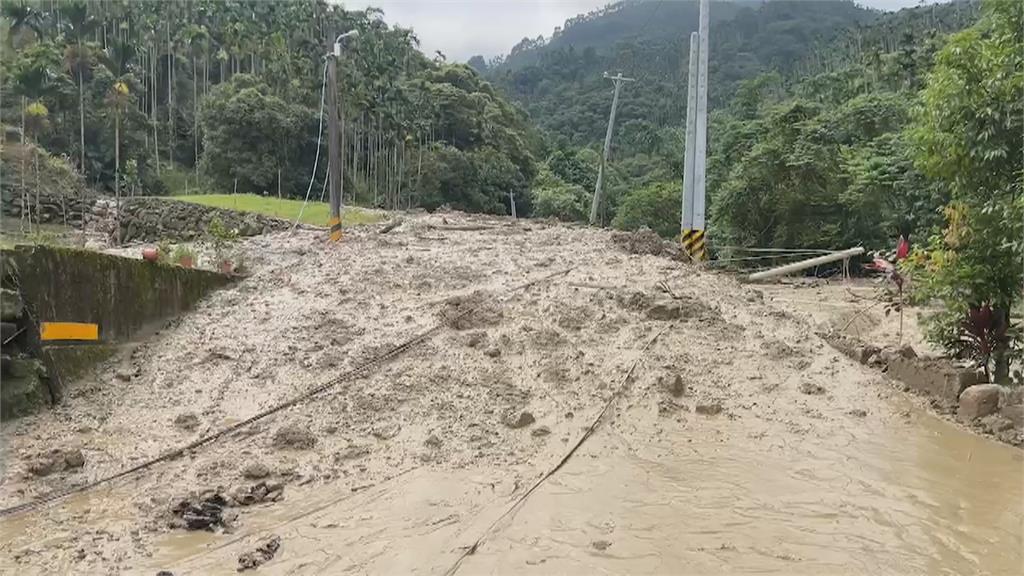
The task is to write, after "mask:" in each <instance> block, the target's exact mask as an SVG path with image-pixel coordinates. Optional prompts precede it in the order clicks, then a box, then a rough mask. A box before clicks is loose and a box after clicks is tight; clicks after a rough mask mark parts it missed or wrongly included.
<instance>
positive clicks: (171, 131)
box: [167, 23, 174, 170]
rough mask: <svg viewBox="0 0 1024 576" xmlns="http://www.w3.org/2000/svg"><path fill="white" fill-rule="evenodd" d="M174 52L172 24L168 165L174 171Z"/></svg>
mask: <svg viewBox="0 0 1024 576" xmlns="http://www.w3.org/2000/svg"><path fill="white" fill-rule="evenodd" d="M173 71H174V52H173V51H172V48H171V24H170V23H168V24H167V130H168V132H167V165H168V166H169V167H170V169H171V170H174V78H173V77H172V75H171V74H172V72H173Z"/></svg>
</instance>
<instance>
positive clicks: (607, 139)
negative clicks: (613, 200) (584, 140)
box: [590, 72, 636, 225]
mask: <svg viewBox="0 0 1024 576" xmlns="http://www.w3.org/2000/svg"><path fill="white" fill-rule="evenodd" d="M604 77H605V78H608V79H610V80H611V81H612V82H615V95H614V96H612V111H611V114H609V115H608V132H606V133H605V135H604V153H603V154H602V155H601V165H600V166H599V167H598V169H597V185H596V186H594V201H593V202H592V203H591V204H590V224H591V225H593V224H595V223H597V211H598V209H599V208H600V207H601V192H603V191H604V168H605V166H606V165H607V164H608V153H609V151H610V150H611V147H612V130H613V129H614V128H615V109H616V108H618V107H619V89H620V88H621V87H622V83H623V82H636V79H635V78H624V77H623V76H622V74H621V73H620V74H618V75H617V76H609V75H608V73H607V72H605V73H604Z"/></svg>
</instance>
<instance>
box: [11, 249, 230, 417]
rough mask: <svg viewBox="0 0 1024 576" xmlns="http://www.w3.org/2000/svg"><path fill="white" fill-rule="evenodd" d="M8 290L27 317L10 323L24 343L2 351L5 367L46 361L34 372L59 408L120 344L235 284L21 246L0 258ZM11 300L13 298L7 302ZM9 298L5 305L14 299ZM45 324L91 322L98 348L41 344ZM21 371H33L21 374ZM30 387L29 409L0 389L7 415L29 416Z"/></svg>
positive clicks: (207, 275) (27, 394)
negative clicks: (71, 386) (73, 384)
mask: <svg viewBox="0 0 1024 576" xmlns="http://www.w3.org/2000/svg"><path fill="white" fill-rule="evenodd" d="M0 256H2V261H3V264H4V270H3V278H4V282H5V285H6V286H7V287H9V288H11V289H12V290H13V291H12V292H5V294H15V293H16V294H17V297H18V298H20V300H21V302H22V303H23V310H24V311H23V313H22V314H21V315H19V316H18V317H17V318H16V319H14V320H12V323H14V324H16V325H17V326H18V328H19V329H21V328H24V330H22V331H21V333H20V334H19V336H18V337H17V338H16V339H14V340H13V341H12V342H10V343H9V344H8V345H7V346H5V347H4V355H5V364H6V365H10V366H14V365H16V364H19V361H21V360H26V359H27V358H30V357H34V358H37V359H39V360H41V361H42V367H40V368H39V369H38V370H37V375H39V376H41V382H42V384H41V385H45V386H46V387H47V388H48V391H47V392H48V393H47V394H46V395H45V396H47V397H48V398H49V401H50V402H55V401H57V400H59V399H60V397H61V396H62V395H63V390H64V388H65V387H66V386H67V384H68V382H69V381H70V380H72V379H73V378H75V377H77V376H78V375H79V374H81V373H83V372H84V371H86V370H87V369H88V368H89V367H90V366H91V365H92V364H93V363H95V362H96V361H97V360H100V359H102V358H104V357H106V356H108V355H109V354H110V353H112V352H113V351H114V350H115V349H116V345H117V344H118V343H120V342H124V341H127V340H130V339H137V338H139V337H141V336H143V335H145V333H146V332H147V331H148V330H149V329H151V328H155V327H157V326H159V324H161V321H162V320H164V319H167V318H169V317H173V316H176V315H178V314H180V313H181V312H183V311H185V310H187V309H189V308H190V307H192V306H193V305H194V304H195V303H196V302H197V301H198V300H199V299H200V298H202V297H203V296H204V295H205V294H207V293H208V292H209V291H211V290H213V289H215V288H218V287H220V286H223V285H225V284H227V283H228V282H230V281H231V279H230V278H229V277H227V276H224V275H221V274H217V273H214V272H208V271H204V270H193V269H186V268H180V267H178V266H168V265H162V264H156V263H151V262H145V261H142V260H135V259H131V258H123V257H119V256H111V255H108V254H100V253H97V252H91V251H85V250H76V249H71V248H63V247H52V246H18V247H16V248H14V249H13V250H4V251H2V254H0ZM9 298H10V297H9ZM9 298H8V299H9ZM40 322H87V323H93V324H97V325H99V334H100V341H99V342H96V343H84V342H83V343H65V344H53V343H43V342H40V341H39V337H38V327H39V323H40ZM17 369H19V370H20V371H21V372H26V373H27V372H29V371H30V370H29V369H28V368H24V367H20V366H19V367H17ZM33 386H37V387H38V385H33V384H31V383H29V384H26V385H23V386H21V387H20V388H24V390H21V391H20V392H19V393H18V394H19V395H20V396H23V397H24V398H25V402H29V403H30V404H33V405H32V406H19V405H17V403H18V402H19V400H18V399H17V398H14V397H8V396H9V394H8V392H11V393H13V391H14V389H15V388H16V386H15V384H14V383H12V382H7V381H6V379H5V381H4V382H3V389H2V390H0V392H3V394H2V395H3V396H4V397H5V398H6V400H7V402H4V403H3V404H2V405H0V412H2V413H3V414H4V415H5V416H11V415H14V414H18V413H25V412H26V411H31V409H35V408H37V407H38V406H36V405H38V403H39V402H38V399H39V397H41V396H44V395H41V394H37V393H36V392H34V391H32V390H30V388H32V387H33Z"/></svg>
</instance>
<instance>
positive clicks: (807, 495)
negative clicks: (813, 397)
mask: <svg viewBox="0 0 1024 576" xmlns="http://www.w3.org/2000/svg"><path fill="white" fill-rule="evenodd" d="M627 436H628V438H627ZM794 440H795V442H794ZM1022 465H1024V461H1022V452H1021V451H1019V450H1015V449H1013V448H1010V447H1008V446H1004V445H1002V444H999V443H996V442H993V441H991V440H988V439H985V438H981V437H977V436H975V435H972V434H970V433H967V432H965V431H963V430H960V429H958V428H956V427H954V426H952V425H950V424H947V423H945V422H942V421H940V420H938V419H936V418H934V417H932V416H930V415H928V414H925V413H918V412H912V414H911V416H910V417H909V418H900V417H895V418H892V419H889V420H882V421H881V422H880V423H879V425H878V426H875V427H872V428H871V429H867V431H863V430H858V431H855V432H853V433H851V434H850V435H848V436H846V437H838V436H836V437H825V438H807V437H805V438H803V439H792V438H791V439H790V440H789V441H788V442H787V443H777V442H773V441H772V439H771V438H770V437H765V438H762V439H750V438H746V439H745V440H743V441H734V440H729V439H726V440H725V441H724V442H714V441H697V440H696V439H694V430H693V429H692V428H691V429H688V430H685V431H684V430H683V429H681V428H677V429H675V430H674V431H673V430H668V431H666V432H665V433H663V434H660V435H655V434H650V435H647V434H645V433H642V432H641V433H637V432H636V431H634V432H631V433H629V434H627V435H623V434H620V433H619V432H618V431H616V430H615V429H614V428H609V427H604V428H602V429H601V431H600V432H599V433H598V434H597V435H595V436H594V437H593V438H592V439H591V440H590V441H589V442H588V443H587V444H586V445H585V448H584V449H583V450H581V451H580V452H579V453H578V454H577V456H576V457H574V458H573V459H572V460H571V461H570V462H569V463H568V464H567V465H566V466H565V467H564V468H563V469H562V470H560V471H559V472H558V473H557V474H556V475H555V476H554V477H552V478H551V479H550V480H549V481H548V483H546V484H544V485H543V486H542V487H541V488H540V489H539V490H537V491H536V492H535V493H534V494H533V495H532V496H531V498H530V499H529V500H528V501H527V503H526V505H525V506H523V507H522V508H521V509H520V510H519V511H518V512H517V513H516V514H515V515H514V516H513V517H512V518H511V519H510V520H505V521H502V522H501V523H500V524H499V525H498V527H497V529H496V530H495V531H494V532H492V533H491V534H490V536H489V537H488V538H487V539H486V540H485V542H484V544H483V545H482V546H481V547H480V549H479V550H478V551H477V552H476V554H474V555H472V556H470V557H468V558H467V559H466V560H465V562H464V564H463V565H462V567H461V569H460V570H459V573H461V574H512V573H516V574H517V573H537V574H552V573H557V574H596V573H622V574H624V573H629V574H717V573H723V572H730V573H775V574H1019V573H1021V567H1022V562H1024V559H1022V546H1021V544H1022V534H1024V527H1022V514H1021V510H1022V507H1024V495H1022V492H1024V486H1022V479H1024V476H1022ZM521 489H522V488H520V490H521ZM296 496H297V495H296ZM510 502H511V488H510V480H509V479H508V478H501V472H495V471H493V470H492V471H489V472H478V473H476V475H474V474H473V473H470V472H467V471H462V472H440V471H427V470H418V471H416V472H414V473H412V474H409V475H408V476H405V477H400V478H397V479H395V480H393V481H391V482H388V483H384V484H382V485H380V486H378V487H375V488H372V489H369V490H367V491H366V492H365V493H358V494H347V495H343V494H337V493H335V494H326V493H324V494H320V495H310V494H307V495H304V496H303V497H302V498H301V499H296V500H295V501H294V502H293V504H292V505H291V506H289V507H288V508H287V509H283V510H282V509H271V510H268V511H267V512H265V513H263V512H257V513H256V514H254V515H251V516H248V517H247V518H246V524H247V526H246V531H245V534H242V535H238V536H210V535H201V536H180V535H175V536H172V537H169V538H167V539H165V540H164V541H163V543H162V545H161V547H160V549H159V550H158V551H157V552H158V553H157V554H156V555H155V557H154V560H157V563H158V564H159V565H161V566H164V567H168V568H173V569H175V573H176V574H177V573H179V570H178V568H180V569H181V573H204V574H208V573H210V574H212V573H220V572H221V571H223V573H230V572H231V571H232V570H233V569H234V565H233V563H234V559H235V558H236V557H237V555H238V553H239V551H241V550H244V549H245V547H246V546H249V545H251V544H252V542H254V541H255V540H256V539H258V538H259V537H263V536H266V534H268V533H277V534H280V535H281V536H282V538H283V543H284V544H283V546H282V552H281V553H280V556H279V558H276V559H275V561H274V562H271V563H269V564H267V565H265V566H263V567H262V568H261V572H266V573H275V574H276V573H288V574H316V573H323V572H324V570H327V571H338V572H345V571H355V572H357V573H399V572H400V573H418V574H439V573H443V572H444V571H445V570H446V569H447V568H448V567H449V566H451V564H452V562H453V561H454V559H455V558H456V557H457V555H458V553H459V550H460V549H461V547H463V546H466V545H468V544H471V543H472V542H473V541H474V540H475V539H476V538H477V537H478V536H479V535H480V534H482V533H483V531H484V530H485V529H486V527H487V525H488V524H489V523H490V522H491V521H492V520H493V519H495V518H497V516H498V515H499V514H500V513H501V512H502V511H503V510H504V509H505V508H506V507H507V506H508V505H509V503H510Z"/></svg>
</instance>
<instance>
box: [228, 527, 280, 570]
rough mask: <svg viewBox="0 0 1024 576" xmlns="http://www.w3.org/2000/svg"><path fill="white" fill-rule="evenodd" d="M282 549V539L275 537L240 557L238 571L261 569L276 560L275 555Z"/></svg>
mask: <svg viewBox="0 0 1024 576" xmlns="http://www.w3.org/2000/svg"><path fill="white" fill-rule="evenodd" d="M280 549H281V537H280V536H277V535H274V536H271V537H270V538H268V539H267V540H266V541H265V542H263V543H262V544H260V545H259V546H257V547H256V549H255V550H250V551H248V552H243V553H242V554H241V555H240V556H239V557H238V571H239V572H244V571H246V570H252V569H253V568H259V567H260V566H262V565H264V564H266V563H267V562H269V561H271V560H273V559H274V555H275V554H277V551H278V550H280Z"/></svg>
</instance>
